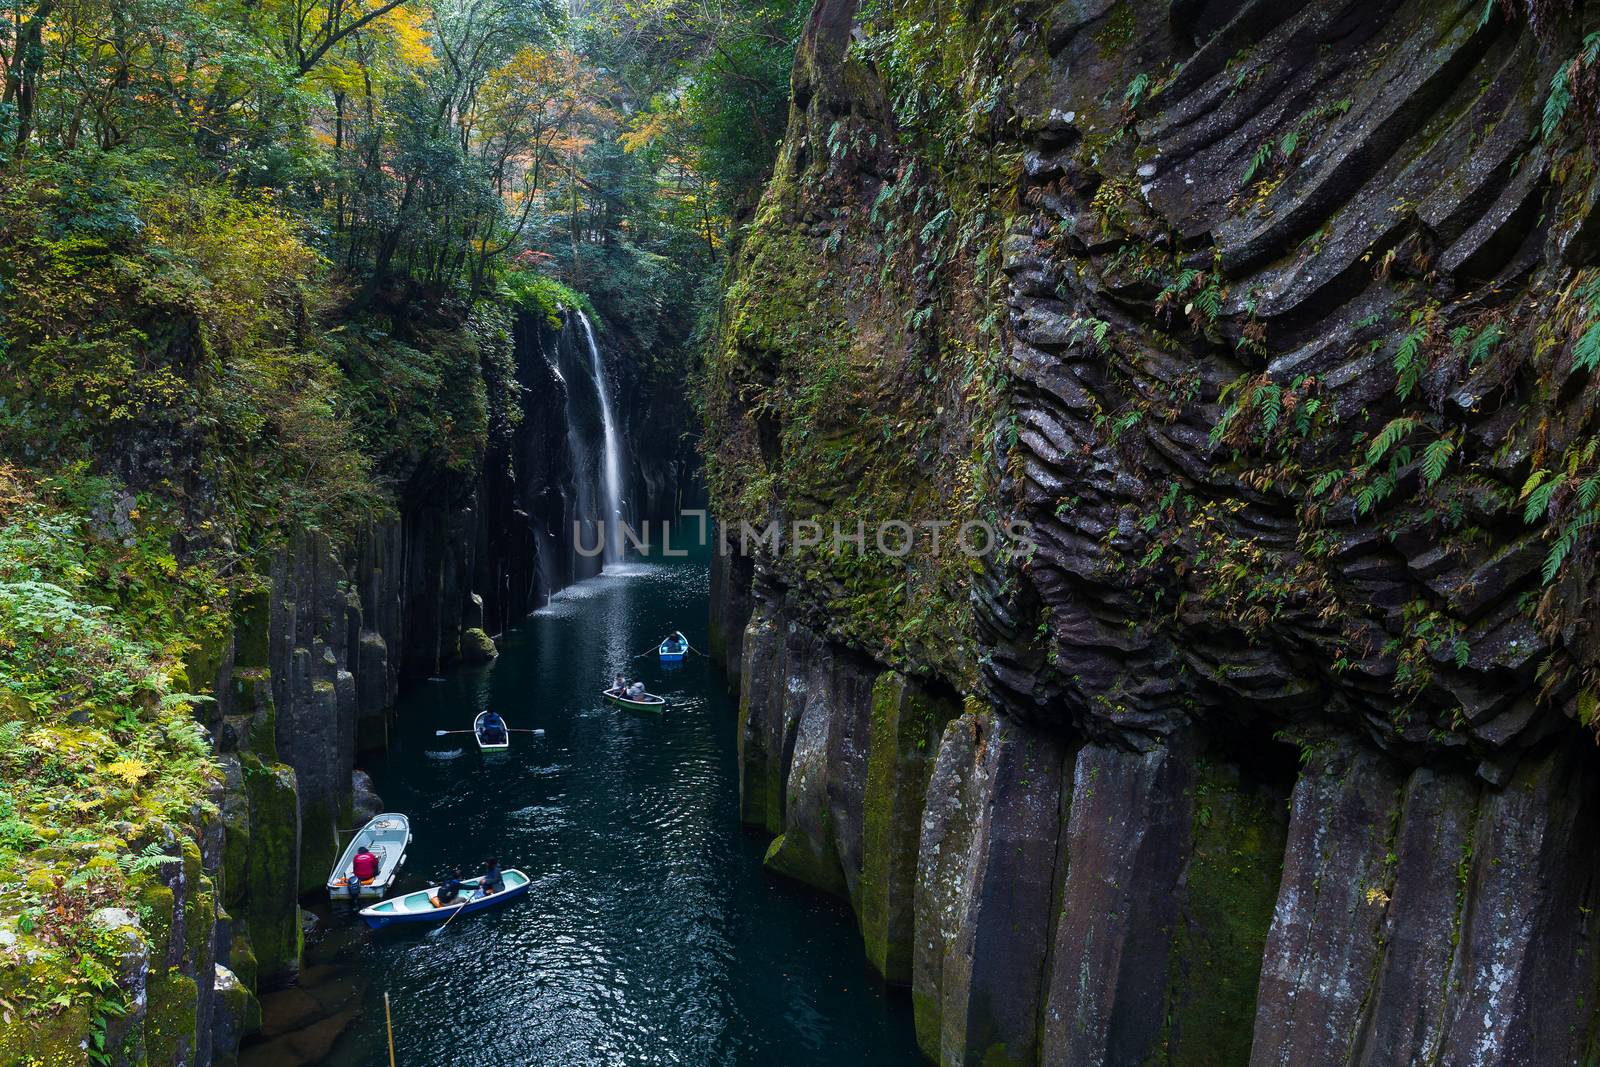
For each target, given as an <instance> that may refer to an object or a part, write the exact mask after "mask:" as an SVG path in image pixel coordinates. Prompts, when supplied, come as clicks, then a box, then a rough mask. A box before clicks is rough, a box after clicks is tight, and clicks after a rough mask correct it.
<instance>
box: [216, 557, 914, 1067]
mask: <svg viewBox="0 0 1600 1067" xmlns="http://www.w3.org/2000/svg"><path fill="white" fill-rule="evenodd" d="M705 580H706V572H705V564H704V561H703V559H702V560H688V561H681V560H672V561H670V562H668V561H663V562H640V563H630V564H626V565H624V566H623V567H621V568H618V569H617V570H615V571H611V570H608V571H607V573H606V574H605V575H603V576H601V577H599V578H596V579H592V580H590V581H587V582H584V583H581V584H580V585H578V586H575V587H572V588H570V589H568V590H565V591H563V592H562V593H559V594H557V595H556V596H555V597H554V598H553V599H552V601H551V603H550V604H549V605H548V607H546V608H544V609H542V610H541V611H540V612H538V613H537V614H536V615H535V616H534V617H533V618H532V619H530V620H529V621H528V623H527V624H525V625H524V626H523V627H521V628H520V629H519V630H517V631H514V632H513V633H511V634H510V635H508V636H507V638H506V640H505V642H504V648H503V652H502V655H501V657H500V659H499V660H498V661H497V663H496V664H495V665H494V666H493V667H492V668H484V669H479V670H472V671H463V672H459V673H454V674H451V675H450V676H449V677H448V678H447V679H446V680H444V681H442V682H440V683H438V684H436V685H429V686H422V687H419V688H417V689H415V690H413V691H411V693H410V694H408V696H407V697H406V698H405V701H404V706H403V707H402V708H400V709H399V713H398V715H399V721H398V723H397V725H396V728H395V734H394V744H393V747H392V749H391V751H390V753H389V754H388V756H387V758H385V759H383V760H381V761H379V762H377V763H376V764H375V765H373V766H372V767H370V768H369V770H370V771H371V772H372V774H373V778H374V780H375V782H376V785H377V788H378V791H379V793H380V794H381V795H382V796H383V798H384V800H385V801H386V803H387V804H388V806H390V807H392V808H395V809H397V810H401V811H406V812H408V813H409V814H410V815H411V818H412V826H413V829H414V831H415V834H416V841H415V844H414V845H413V847H412V850H411V856H410V861H409V863H408V865H407V870H406V873H405V875H404V876H403V879H402V884H401V886H400V888H402V889H409V888H413V887H415V886H419V885H422V884H426V883H427V882H428V881H430V880H432V879H433V878H434V877H436V876H437V875H439V874H442V873H443V872H445V871H446V870H447V869H449V868H450V867H453V866H456V865H460V866H463V867H472V866H475V865H476V863H477V862H479V861H480V860H481V859H482V858H483V857H484V856H486V855H488V854H489V853H491V852H493V853H496V854H498V856H499V857H500V859H501V860H502V861H503V862H505V863H506V864H507V865H511V866H517V867H520V868H521V869H523V870H525V871H527V872H528V874H529V875H530V877H532V878H533V880H534V888H533V890H532V891H531V892H530V894H529V896H528V897H527V898H526V900H525V901H523V902H521V903H518V904H515V905H512V906H510V907H507V908H505V909H504V910H502V911H492V912H488V913H484V914H482V915H479V916H473V917H471V918H470V919H464V920H463V921H462V922H461V923H460V924H457V925H456V926H453V927H452V928H451V929H449V930H447V931H445V933H444V935H443V936H442V937H438V938H427V937H423V936H420V935H419V934H417V933H415V932H410V931H405V930H401V931H395V932H388V931H380V932H379V933H378V934H376V935H370V934H366V933H365V932H360V933H357V932H355V931H354V930H353V929H352V928H351V927H349V925H348V922H349V920H348V919H347V918H338V917H335V919H334V920H333V921H332V925H331V927H330V929H331V930H332V931H333V932H334V934H335V935H336V936H334V937H332V938H331V940H330V941H329V942H327V943H326V945H328V946H331V947H327V948H322V947H314V948H313V950H312V957H313V958H314V959H319V960H323V961H326V960H328V959H330V958H331V959H332V962H334V963H336V964H342V965H344V966H343V967H335V968H332V969H325V970H324V971H322V972H318V973H319V974H321V975H322V976H323V977H324V978H328V977H329V976H330V975H331V976H332V977H331V978H329V981H330V982H331V983H333V984H335V985H338V987H339V988H341V989H345V990H347V991H348V990H351V989H356V988H357V985H359V991H358V993H357V994H352V995H355V996H357V998H358V1000H357V1002H358V1004H359V1006H360V1009H361V1010H360V1012H359V1014H357V1015H356V1017H355V1021H354V1023H353V1025H351V1026H349V1027H348V1028H344V1027H343V1025H342V1024H341V1026H340V1029H341V1030H342V1031H343V1033H342V1036H339V1037H338V1038H337V1040H335V1041H332V1047H331V1048H328V1047H326V1045H324V1046H323V1047H321V1048H317V1049H313V1048H312V1046H310V1045H306V1046H305V1047H306V1048H307V1049H308V1050H312V1051H315V1052H316V1054H315V1055H314V1056H303V1057H301V1058H298V1059H291V1058H288V1053H287V1052H286V1051H285V1050H286V1049H287V1048H288V1044H287V1040H286V1038H284V1037H283V1036H282V1035H276V1036H275V1037H274V1040H275V1041H277V1042H278V1044H277V1045H276V1046H273V1048H274V1050H275V1052H274V1056H275V1058H272V1059H266V1058H263V1053H264V1052H265V1051H266V1047H259V1048H258V1049H257V1050H256V1052H255V1054H254V1057H253V1058H252V1057H248V1056H247V1058H246V1060H245V1063H246V1065H247V1067H262V1065H264V1064H266V1063H272V1064H273V1065H274V1067H282V1065H284V1064H289V1063H322V1064H328V1065H330V1067H379V1065H382V1064H386V1063H387V1050H386V1047H385V1043H384V1033H383V1010H382V995H383V993H384V991H388V992H389V993H390V994H391V996H392V998H393V1003H394V1010H395V1043H396V1054H397V1061H398V1063H399V1065H400V1067H437V1065H443V1064H446V1063H450V1062H454V1061H458V1060H465V1061H467V1062H470V1063H473V1064H482V1065H487V1067H501V1065H512V1064H516V1065H527V1064H541V1065H542V1064H549V1065H562V1067H565V1065H575V1067H588V1065H602V1064H604V1065H615V1064H692V1065H697V1067H698V1065H709V1064H716V1065H724V1064H729V1065H731V1064H764V1065H765V1064H771V1065H788V1064H794V1065H802V1064H827V1065H829V1067H834V1065H845V1064H865V1063H870V1064H874V1065H877V1064H886V1065H894V1064H908V1065H909V1064H913V1063H918V1062H920V1061H919V1058H918V1057H917V1056H916V1054H915V1051H914V1047H913V1039H912V1032H911V1023H910V1018H909V1014H910V1013H909V1007H908V1005H907V1004H906V1002H905V998H904V996H903V995H902V994H899V993H894V994H886V993H885V992H884V991H883V990H882V989H880V988H879V987H878V986H877V985H876V984H875V983H874V982H873V980H872V978H871V976H870V974H869V971H868V968H867V965H866V962H865V960H864V958H863V954H862V950H861V947H860V938H859V935H858V934H857V932H856V930H855V923H854V919H853V917H852V916H851V915H850V913H849V911H848V910H847V909H845V908H843V907H842V906H840V905H839V904H837V903H836V902H833V901H829V900H825V899H822V898H819V897H818V896H816V895H814V894H812V893H810V892H809V891H806V890H803V889H799V888H797V887H794V886H791V885H789V884H787V883H784V882H782V881H780V880H777V879H775V878H772V877H770V876H768V875H766V874H765V873H764V872H763V871H762V869H761V867H760V859H761V854H762V851H763V846H764V844H765V842H764V839H761V838H758V837H756V836H753V835H746V834H744V833H742V832H741V831H740V829H739V827H738V819H737V808H736V799H737V798H736V789H737V768H736V765H735V762H734V752H733V747H734V744H733V741H734V738H733V734H734V730H733V709H732V707H731V702H730V700H729V698H728V697H727V695H726V693H725V691H724V689H723V682H722V679H721V678H720V676H718V675H715V674H714V673H713V672H712V671H711V670H710V668H709V667H708V665H707V663H706V661H705V659H704V658H703V657H699V656H693V655H691V656H690V657H689V659H688V660H687V661H685V663H684V664H683V665H682V666H681V667H680V668H679V669H677V670H674V671H671V672H670V673H669V672H667V671H665V670H663V669H662V668H661V665H660V664H659V663H658V662H657V660H656V658H655V657H654V656H653V655H650V656H645V657H643V658H636V657H637V654H638V653H639V652H640V651H641V650H644V649H647V648H653V645H654V642H655V641H657V640H659V638H660V637H661V636H662V635H663V634H665V633H666V632H668V631H669V630H670V629H673V628H679V629H683V630H684V631H685V632H686V633H688V634H689V636H690V640H691V642H692V643H693V644H694V645H695V646H696V647H697V648H701V647H703V645H704V639H703V631H704V627H703V625H701V626H698V627H696V626H692V625H690V624H689V621H690V620H696V619H703V618H704V617H705ZM618 671H621V672H623V673H626V674H628V676H629V677H630V678H632V677H638V678H641V679H642V680H643V681H644V682H645V683H646V685H647V686H648V687H649V688H650V689H651V690H652V691H656V692H662V693H663V694H664V695H666V696H668V697H669V699H671V701H672V707H671V709H670V710H669V711H668V712H667V713H666V714H664V715H661V716H650V715H635V714H632V713H628V712H623V711H618V710H615V709H612V708H610V707H609V706H607V705H605V704H604V703H603V702H601V701H600V700H599V690H600V689H601V688H602V687H603V686H604V685H605V684H607V682H608V681H609V679H610V677H611V676H612V674H614V673H616V672H618ZM491 704H492V705H493V706H494V707H495V708H496V709H498V710H499V711H500V712H501V714H503V715H504V716H505V717H506V719H507V720H508V721H509V723H510V724H511V725H512V726H513V727H518V728H544V729H545V730H546V731H547V732H546V735H545V737H544V738H543V739H542V740H535V739H533V738H532V736H531V735H527V734H513V735H512V736H513V741H512V748H511V751H510V753H508V754H507V755H505V756H501V757H493V758H489V759H485V758H484V757H483V756H481V755H480V754H479V753H478V752H477V751H476V750H475V749H474V748H472V747H471V746H470V745H468V746H464V747H463V746H459V745H456V744H453V743H449V742H454V741H456V740H458V739H456V738H436V737H434V735H433V731H434V730H436V729H459V728H462V727H463V726H465V725H467V724H470V722H471V719H472V716H473V715H474V714H476V712H477V711H478V710H481V709H482V708H483V707H486V706H490V705H491ZM313 970H315V968H313ZM353 980H359V982H358V983H357V982H355V981H353ZM330 1040H331V1039H330Z"/></svg>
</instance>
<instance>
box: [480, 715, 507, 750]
mask: <svg viewBox="0 0 1600 1067" xmlns="http://www.w3.org/2000/svg"><path fill="white" fill-rule="evenodd" d="M478 736H479V737H480V738H481V739H482V740H483V743H484V744H486V745H503V744H505V742H506V721H505V720H504V719H502V718H501V717H500V713H499V712H496V711H486V712H484V713H483V721H482V727H481V729H480V730H479V732H478Z"/></svg>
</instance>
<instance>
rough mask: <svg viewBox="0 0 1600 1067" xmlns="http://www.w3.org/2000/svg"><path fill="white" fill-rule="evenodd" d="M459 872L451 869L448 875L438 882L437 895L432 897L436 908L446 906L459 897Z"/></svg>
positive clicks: (460, 885) (460, 888)
mask: <svg viewBox="0 0 1600 1067" xmlns="http://www.w3.org/2000/svg"><path fill="white" fill-rule="evenodd" d="M462 888H463V886H462V884H461V872H460V871H452V872H451V874H450V877H448V878H446V879H445V880H444V881H443V882H440V883H439V895H438V896H436V897H434V898H433V906H434V907H436V908H448V907H449V906H450V905H452V904H454V903H455V902H456V901H457V900H458V899H460V897H461V890H462Z"/></svg>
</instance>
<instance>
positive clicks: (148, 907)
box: [136, 881, 176, 965]
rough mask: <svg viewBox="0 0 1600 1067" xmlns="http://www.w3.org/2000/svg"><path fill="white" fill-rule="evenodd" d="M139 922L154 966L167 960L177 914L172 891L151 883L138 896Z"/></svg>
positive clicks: (159, 884)
mask: <svg viewBox="0 0 1600 1067" xmlns="http://www.w3.org/2000/svg"><path fill="white" fill-rule="evenodd" d="M136 899H137V900H138V902H139V922H140V923H141V925H143V926H144V936H145V941H146V942H148V943H149V945H150V959H151V961H152V965H153V964H154V963H155V962H157V961H160V960H164V959H166V958H167V952H168V950H170V949H171V947H172V920H173V917H174V915H175V913H176V904H175V898H174V897H173V895H172V890H170V889H168V888H167V887H166V886H164V885H162V884H161V883H159V882H155V881H151V882H150V883H149V884H148V885H145V886H144V887H142V888H141V889H140V890H139V891H138V894H137V897H136Z"/></svg>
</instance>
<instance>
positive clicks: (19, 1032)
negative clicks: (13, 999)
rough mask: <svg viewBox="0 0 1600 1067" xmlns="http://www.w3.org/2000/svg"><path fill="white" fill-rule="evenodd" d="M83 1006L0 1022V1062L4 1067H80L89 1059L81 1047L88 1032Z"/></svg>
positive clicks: (86, 1009)
mask: <svg viewBox="0 0 1600 1067" xmlns="http://www.w3.org/2000/svg"><path fill="white" fill-rule="evenodd" d="M89 1025H90V1015H89V1006H88V1004H87V1003H83V1002H80V1003H77V1004H74V1005H73V1006H72V1007H70V1008H68V1009H66V1010H65V1011H62V1012H58V1013H53V1014H46V1015H42V1016H31V1015H30V1016H25V1017H22V1016H19V1017H17V1018H15V1019H13V1020H12V1021H11V1022H0V1063H3V1064H6V1065H7V1067H82V1065H84V1064H87V1063H88V1060H89V1057H88V1055H87V1053H86V1052H85V1051H84V1049H83V1048H82V1047H81V1044H82V1042H83V1040H84V1038H85V1037H86V1036H87V1035H88V1033H89Z"/></svg>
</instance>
